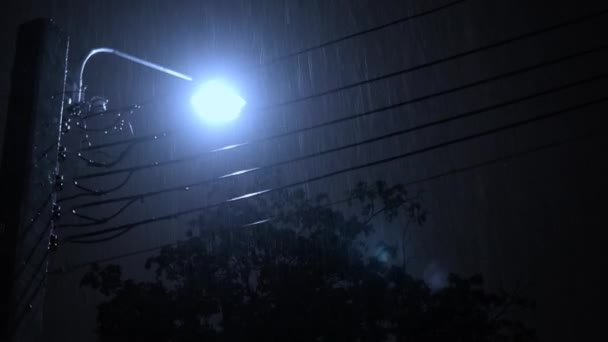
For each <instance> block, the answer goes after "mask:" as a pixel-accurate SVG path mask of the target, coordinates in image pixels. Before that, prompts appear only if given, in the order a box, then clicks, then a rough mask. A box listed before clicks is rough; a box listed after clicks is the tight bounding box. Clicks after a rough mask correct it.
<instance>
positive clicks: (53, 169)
mask: <svg viewBox="0 0 608 342" xmlns="http://www.w3.org/2000/svg"><path fill="white" fill-rule="evenodd" d="M68 46H69V39H68V36H67V35H66V34H65V33H63V32H61V30H60V29H59V28H58V27H57V26H56V25H55V24H53V22H52V21H51V20H49V19H37V20H34V21H31V22H28V23H25V24H23V25H21V27H20V28H19V33H18V36H17V43H16V54H15V63H14V66H13V70H12V81H11V93H10V99H9V106H8V112H7V120H6V129H5V137H4V150H3V154H2V164H1V171H0V177H1V178H0V198H1V199H0V201H1V202H0V272H1V274H2V277H1V278H2V281H0V297H1V298H0V324H1V325H2V335H1V340H2V341H40V340H42V326H43V325H42V312H43V310H42V304H43V298H44V287H45V281H46V271H47V267H46V266H47V257H48V253H49V247H50V246H51V247H52V245H53V241H52V240H53V238H52V237H51V234H52V229H53V217H58V216H59V214H60V210H59V207H58V206H57V205H56V201H55V191H56V189H57V188H58V187H60V186H61V184H60V183H61V176H60V174H59V172H58V165H59V159H58V158H59V157H58V155H59V154H60V152H61V151H60V150H59V149H60V138H61V129H62V112H63V108H64V104H65V103H64V102H65V98H66V96H65V85H66V71H67V56H68ZM51 249H52V248H51Z"/></svg>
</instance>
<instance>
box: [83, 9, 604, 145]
mask: <svg viewBox="0 0 608 342" xmlns="http://www.w3.org/2000/svg"><path fill="white" fill-rule="evenodd" d="M606 13H608V9H605V10H602V11H599V12H595V13H591V14H587V15H583V16H580V17H577V18H574V19H570V20H566V21H564V22H561V23H558V24H554V25H551V26H548V27H545V28H541V29H538V30H534V31H530V32H527V33H523V34H520V35H516V36H513V37H511V38H507V39H503V40H500V41H497V42H494V43H490V44H486V45H483V46H480V47H476V48H473V49H469V50H465V51H462V52H459V53H455V54H453V55H450V56H446V57H441V58H438V59H435V60H432V61H429V62H425V63H421V64H418V65H415V66H412V67H407V68H404V69H401V70H398V71H394V72H391V73H387V74H384V75H380V76H377V77H373V78H368V79H365V80H362V81H358V82H354V83H351V84H347V85H344V86H340V87H336V88H332V89H328V90H325V91H322V92H319V93H315V94H312V95H309V96H305V97H300V98H297V99H292V100H289V101H286V102H281V103H276V104H273V105H269V106H265V107H263V108H261V109H265V110H266V109H270V108H272V107H281V106H285V105H287V104H292V103H297V102H302V101H307V100H310V99H313V98H317V97H323V96H327V95H330V94H333V93H337V92H341V91H344V90H348V89H352V88H356V87H360V86H362V85H365V84H368V83H372V82H377V81H381V80H384V79H389V78H393V77H396V76H401V75H405V74H408V73H411V72H414V71H419V70H422V69H425V68H429V67H432V66H435V65H438V64H441V63H446V62H449V61H452V60H456V59H459V58H463V57H467V56H471V55H474V54H476V53H480V52H483V51H486V50H491V49H495V48H499V47H503V46H506V45H509V44H512V43H514V42H517V41H521V40H526V39H529V38H532V37H535V36H538V35H542V34H545V33H548V32H551V31H555V30H559V29H563V28H566V27H568V26H572V25H576V24H581V23H583V22H585V21H588V20H591V19H594V18H596V17H599V16H603V15H605V14H606ZM176 133H178V131H163V132H159V133H156V134H150V135H146V136H142V137H137V138H131V139H125V140H121V141H115V142H110V143H105V144H99V145H94V146H88V147H85V148H83V149H81V151H91V150H98V149H103V148H108V147H115V146H119V145H126V144H130V143H137V144H139V143H143V142H151V141H154V140H157V139H160V138H166V137H168V136H172V135H174V134H176Z"/></svg>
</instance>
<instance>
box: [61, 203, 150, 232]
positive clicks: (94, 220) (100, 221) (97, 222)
mask: <svg viewBox="0 0 608 342" xmlns="http://www.w3.org/2000/svg"><path fill="white" fill-rule="evenodd" d="M137 200H140V198H133V199H131V200H130V201H128V202H126V203H125V204H124V205H122V206H121V207H120V208H119V209H118V210H117V211H115V212H114V213H113V214H111V215H108V216H105V217H103V218H95V217H91V216H87V215H83V214H80V213H77V212H76V210H72V215H74V216H76V217H78V218H81V219H83V220H87V221H91V222H89V223H71V224H63V225H60V226H58V227H57V228H70V227H89V226H95V225H100V224H103V223H106V222H109V221H110V220H112V219H114V218H115V217H117V216H118V215H120V214H122V213H123V212H124V211H125V210H127V209H128V208H129V207H130V206H131V205H132V204H133V203H135V202H136V201H137Z"/></svg>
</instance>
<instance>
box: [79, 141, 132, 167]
mask: <svg viewBox="0 0 608 342" xmlns="http://www.w3.org/2000/svg"><path fill="white" fill-rule="evenodd" d="M135 145H137V144H136V143H131V144H129V145H127V147H126V148H125V149H123V150H122V151H121V152H120V154H119V155H118V156H117V157H113V160H112V161H108V162H100V161H97V160H94V159H90V158H88V157H85V156H84V155H83V154H82V152H78V158H79V159H80V160H82V161H84V162H85V163H86V164H87V166H91V167H98V168H112V167H114V166H116V165H118V164H119V163H120V162H122V161H123V160H124V159H125V158H126V157H127V155H128V154H129V152H131V150H132V149H133V147H135Z"/></svg>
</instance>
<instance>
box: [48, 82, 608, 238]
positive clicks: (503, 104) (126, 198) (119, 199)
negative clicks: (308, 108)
mask: <svg viewBox="0 0 608 342" xmlns="http://www.w3.org/2000/svg"><path fill="white" fill-rule="evenodd" d="M606 76H607V75H605V74H602V75H598V76H594V77H590V78H586V79H583V80H579V81H575V82H570V83H566V84H564V85H559V86H556V87H552V88H549V89H546V90H541V91H538V92H535V93H532V94H529V95H525V96H521V97H518V98H515V99H511V100H507V101H503V102H500V103H497V104H493V105H489V106H485V107H481V108H477V109H474V110H469V111H465V112H462V113H460V114H456V115H453V116H449V117H445V118H442V119H438V120H433V121H429V122H426V123H423V124H419V125H416V126H411V127H408V128H404V129H401V130H397V131H393V132H390V133H387V134H383V135H379V136H375V137H372V138H368V139H364V140H360V141H357V142H354V143H350V144H346V145H342V146H337V147H334V148H330V149H326V150H322V151H317V152H313V153H309V154H306V155H302V156H298V157H295V158H291V159H287V160H283V161H281V162H276V163H271V164H267V165H262V166H258V167H253V168H249V169H245V170H239V171H235V172H231V173H228V174H226V175H223V176H220V177H216V178H212V179H207V180H204V181H199V182H195V183H191V184H183V185H179V186H175V187H171V188H166V189H162V190H156V191H150V192H146V193H141V194H136V195H128V196H123V197H117V198H110V199H105V200H100V201H94V202H89V203H84V204H80V205H77V206H74V207H73V209H74V210H76V209H82V208H90V207H94V206H99V205H104V204H109V203H116V202H124V201H129V205H130V204H131V203H133V202H134V201H135V200H138V199H143V198H146V197H152V196H157V195H161V194H166V193H170V192H176V191H188V190H190V189H191V188H194V187H200V186H204V185H209V184H212V183H214V182H218V181H222V180H224V179H227V178H231V177H235V176H240V175H243V174H246V173H254V172H260V171H264V170H268V169H272V168H276V167H279V166H284V165H287V164H291V163H295V162H298V161H303V160H306V159H311V158H315V157H320V156H323V155H327V154H330V153H335V152H339V151H342V150H346V149H350V148H354V147H358V146H362V145H366V144H370V143H374V142H377V141H381V140H385V139H389V138H393V137H397V136H400V135H404V134H408V133H412V132H415V131H418V130H422V129H426V128H430V127H433V126H437V125H442V124H446V123H449V122H453V121H457V120H462V119H464V118H468V117H472V116H475V115H479V114H482V113H486V112H488V111H492V110H496V109H499V108H502V107H507V106H511V105H514V104H516V103H520V102H524V101H527V100H530V99H534V98H537V97H541V96H544V95H549V94H552V93H556V92H560V91H564V90H567V89H570V88H574V87H578V86H581V85H584V84H588V83H592V82H595V81H598V80H603V79H605V78H606ZM123 210H124V207H122V208H121V209H120V210H119V211H120V212H122V211H123ZM109 217H112V218H114V217H116V215H115V214H112V215H110V216H109ZM107 221H108V220H106V219H100V220H99V222H101V223H105V222H107ZM87 225H94V224H91V223H88V224H68V225H62V226H60V227H61V228H65V227H79V226H87Z"/></svg>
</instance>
